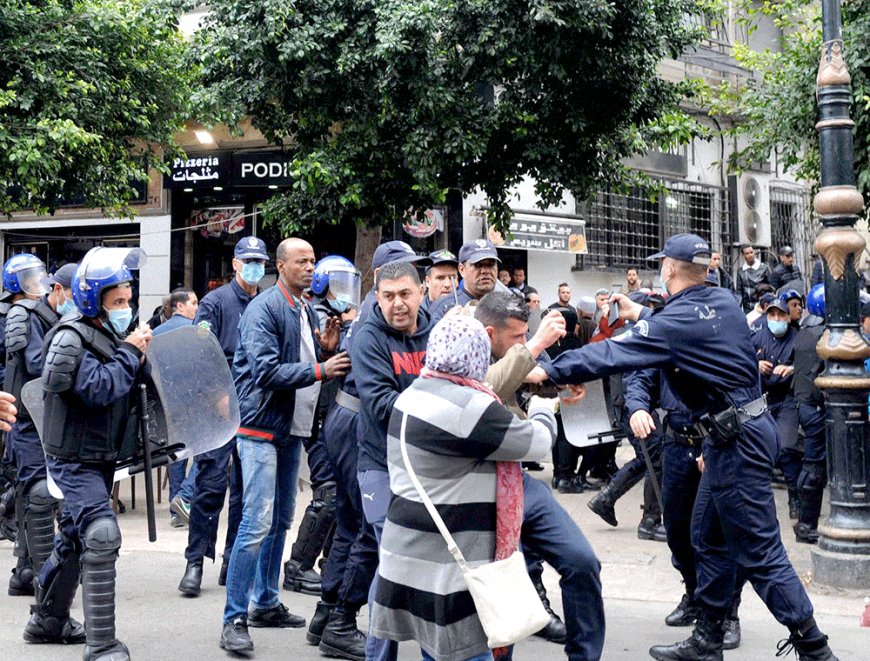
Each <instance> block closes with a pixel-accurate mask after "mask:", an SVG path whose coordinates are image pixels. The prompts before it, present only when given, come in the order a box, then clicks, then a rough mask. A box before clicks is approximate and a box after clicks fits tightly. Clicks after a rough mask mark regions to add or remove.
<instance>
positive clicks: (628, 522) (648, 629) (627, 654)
mask: <svg viewBox="0 0 870 661" xmlns="http://www.w3.org/2000/svg"><path fill="white" fill-rule="evenodd" d="M631 456H632V451H631V449H630V448H627V447H626V448H620V451H619V454H618V455H617V461H618V462H619V463H620V464H622V463H623V462H624V461H625V460H626V459H628V458H630V457H631ZM533 476H534V477H536V478H539V479H542V480H546V481H549V479H550V472H549V470H547V471H544V472H542V473H533ZM142 482H143V480H142V479H141V477H140V478H139V480H138V482H137V492H138V493H137V503H136V505H137V509H136V510H132V509H129V508H130V505H131V501H130V493H129V481H126V482H125V483H124V484H123V485H122V488H121V499H122V500H123V501H124V502H125V504H126V505H127V507H128V511H127V513H126V514H122V515H120V516H119V521H120V523H121V529H122V532H123V535H124V544H123V547H122V549H121V559H120V561H119V564H118V569H119V578H118V601H117V607H118V634H119V637H120V638H121V639H122V640H124V641H125V642H126V643H127V645H128V646H129V647H130V649H131V652H132V655H133V658H134V659H137V660H142V659H147V660H149V661H151V660H155V661H162V660H164V659H165V660H171V659H224V658H228V657H226V655H225V653H224V652H223V651H221V650H220V649H219V648H218V645H217V641H218V638H219V636H220V622H221V613H222V610H223V605H224V595H223V589H222V588H219V587H218V585H217V576H218V571H219V569H220V564H219V561H220V558H218V562H217V563H215V564H214V565H211V564H208V563H207V564H206V566H205V576H204V579H203V593H202V596H200V597H199V598H198V599H185V598H184V597H182V596H181V594H180V593H179V592H178V591H177V589H176V587H177V585H178V581H179V580H180V578H181V575H182V573H183V571H184V565H185V562H184V556H183V553H184V547H185V544H186V542H187V530H186V529H176V528H172V527H170V525H169V512H168V504H167V503H166V502H165V501H164V503H162V504H161V505H159V506H158V510H157V518H158V526H157V528H158V539H157V542H156V543H154V544H151V543H149V542H148V534H147V527H146V521H145V504H144V500H143V499H142ZM164 495H165V492H164ZM591 496H592V494H591V493H584V494H579V495H558V496H557V498H558V500H559V502H560V503H561V504H562V506H563V507H565V508H566V509H567V510H568V512H570V514H571V515H572V517H573V518H574V520H575V521H577V522H578V524H579V525H580V528H581V529H582V530H583V532H584V533H585V534H586V536H587V537H588V538H589V540H590V542H591V544H592V546H593V548H594V549H595V551H596V553H597V554H598V557H599V559H600V560H601V563H602V583H603V588H604V598H605V607H606V610H607V639H606V640H607V642H606V647H605V653H604V657H603V658H604V659H605V660H607V661H610V660H614V661H641V660H643V659H648V658H649V656H648V655H647V649H648V648H649V646H650V645H652V644H656V643H670V642H673V641H676V640H680V639H682V638H685V637H686V636H688V634H689V632H690V629H674V628H670V627H666V626H665V625H664V622H663V620H664V617H665V615H667V613H669V612H670V611H671V609H672V608H673V607H674V606H675V605H676V604H677V602H678V601H679V599H680V597H681V595H682V592H683V590H682V585H681V584H680V580H679V575H678V574H677V572H676V571H675V570H674V569H673V568H672V567H671V565H670V555H669V552H668V549H667V545H666V544H663V543H657V542H651V541H641V540H639V539H637V535H636V531H635V528H636V526H637V524H638V522H639V521H640V516H641V511H640V502H641V488H640V487H639V486H638V487H635V488H634V489H633V490H632V491H631V492H629V494H627V495H626V496H625V497H623V498H622V499H621V500H620V501H619V503H618V504H617V518H618V519H619V521H620V525H619V526H618V527H617V528H611V527H610V526H608V525H607V524H606V523H604V522H603V521H601V520H600V519H599V518H598V517H597V516H596V515H594V514H593V513H592V512H591V511H589V509H588V508H587V507H586V502H587V501H588V500H589V499H590V498H591ZM776 497H777V502H778V504H779V506H780V507H779V511H780V514H783V513H787V508H786V493H785V491H779V490H778V491H776ZM309 498H310V491H309V490H307V489H306V490H305V491H303V492H302V493H300V494H299V497H298V499H297V514H296V519H295V521H296V524H297V525H298V522H299V520H300V519H301V517H302V512H303V510H304V508H305V507H306V505H307V504H308V500H309ZM780 525H781V526H782V527H783V530H784V531H785V533H784V539H785V542H786V548H787V550H788V553H789V556H790V557H791V559H792V562H793V563H794V565H795V568H796V569H797V571H798V573H799V575H800V576H801V578H802V579H803V580H804V583H805V584H806V585H807V589H808V591H809V593H810V598H811V599H812V601H813V603H814V605H815V607H816V618H817V620H818V622H819V626H820V627H821V628H822V630H823V631H825V632H826V633H827V634H828V635H829V636H830V639H831V646H832V648H833V649H834V651H835V652H836V653H837V655H838V656H839V658H840V660H841V661H863V660H865V659H868V658H870V628H860V627H859V626H858V621H859V617H860V615H861V612H862V610H863V601H864V596H865V595H864V594H861V593H857V592H848V591H831V590H826V589H824V588H822V587H820V586H817V585H815V584H814V583H813V582H812V576H811V567H812V565H811V559H810V547H809V546H806V545H802V544H796V543H795V542H794V535H793V534H792V533H791V526H790V525H789V522H788V521H787V520H785V519H784V518H782V517H781V518H780ZM222 538H223V530H222V531H221V539H220V540H219V543H218V548H219V549H221V548H223V541H222ZM294 538H295V526H294V530H293V531H292V532H291V534H290V535H289V536H288V543H287V547H286V549H285V557H287V556H288V555H289V550H290V544H291V543H292V540H293V539H294ZM14 564H15V563H14V558H13V557H12V544H11V543H10V542H0V576H2V577H4V580H5V577H6V576H8V575H9V571H10V570H11V568H12V567H13V566H14ZM544 578H545V582H546V585H547V588H548V591H549V593H550V597H551V600H552V601H553V603H554V604H555V607H556V609H557V610H558V611H560V612H561V599H560V597H559V587H558V575H557V574H555V572H553V571H552V570H551V569H549V568H547V571H546V573H545V575H544ZM0 588H2V593H0V621H2V622H3V623H4V624H5V626H3V627H2V629H0V649H2V650H3V658H4V659H34V660H45V661H49V660H50V661H55V660H58V661H67V660H69V661H73V660H78V659H80V658H81V652H82V649H81V647H55V646H34V645H27V644H26V643H24V642H23V640H22V638H21V632H22V630H23V628H24V624H25V622H26V621H27V617H28V612H29V606H30V604H31V602H32V600H31V599H30V598H25V597H9V596H6V595H5V583H4V584H2V585H0ZM282 599H283V600H284V602H285V603H286V604H287V606H288V607H289V608H290V610H291V611H292V612H294V613H298V614H301V615H303V616H305V617H306V618H310V617H311V615H312V614H313V612H314V606H315V604H316V601H317V600H316V598H315V597H309V596H305V595H300V594H297V593H292V592H286V591H282ZM740 613H741V623H742V628H743V645H742V646H741V648H740V649H739V650H735V651H733V652H726V653H725V658H726V659H727V660H731V661H760V660H766V659H770V660H773V659H775V653H776V643H777V642H778V641H779V640H781V639H783V638H785V637H786V636H787V632H786V630H785V628H784V627H782V626H780V625H779V624H778V623H777V622H776V621H775V620H774V619H773V617H772V616H771V615H770V614H769V613H768V612H767V609H766V608H765V607H764V605H763V604H762V602H761V601H760V599H758V597H757V596H756V595H755V594H754V593H753V592H752V590H751V588H749V587H747V588H746V590H745V591H744V597H743V604H742V605H741V611H740ZM73 615H74V616H75V617H77V618H79V619H81V615H82V610H81V601H80V599H79V598H77V599H76V602H75V604H74V606H73ZM364 623H365V612H363V613H362V614H361V617H360V626H361V627H364V626H365V624H364ZM252 637H253V639H254V644H255V646H256V654H255V657H254V658H255V659H257V660H259V661H266V660H272V659H275V660H277V659H305V660H307V659H311V660H315V659H321V658H324V657H321V656H320V655H319V653H318V652H317V650H316V648H314V647H309V646H308V645H307V644H306V643H305V635H304V631H302V630H268V629H252ZM419 658H420V657H419V653H418V651H417V649H416V647H415V646H414V645H413V644H411V643H405V644H402V645H401V646H400V659H401V660H402V661H409V660H411V659H419ZM514 658H515V659H517V660H518V661H521V660H526V659H534V660H539V659H540V660H543V659H564V658H565V656H564V653H563V652H562V649H561V648H560V646H557V645H553V644H551V643H547V642H545V641H542V640H540V639H531V640H529V641H526V642H523V643H522V644H520V645H519V646H518V648H517V651H516V654H515V657H514ZM788 658H794V657H788Z"/></svg>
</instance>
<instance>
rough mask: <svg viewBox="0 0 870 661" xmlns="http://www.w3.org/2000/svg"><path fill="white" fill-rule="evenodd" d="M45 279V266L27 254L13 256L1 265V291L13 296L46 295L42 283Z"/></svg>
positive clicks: (33, 256)
mask: <svg viewBox="0 0 870 661" xmlns="http://www.w3.org/2000/svg"><path fill="white" fill-rule="evenodd" d="M45 277H46V273H45V264H43V263H42V260H41V259H39V257H37V256H35V255H31V254H29V253H22V254H19V255H13V256H12V257H10V258H9V259H8V260H7V261H6V264H4V265H3V289H5V290H6V291H8V292H12V293H13V294H33V295H35V296H39V295H42V294H45V293H47V291H46V289H45V285H44V284H43V283H42V280H43V279H44V278H45Z"/></svg>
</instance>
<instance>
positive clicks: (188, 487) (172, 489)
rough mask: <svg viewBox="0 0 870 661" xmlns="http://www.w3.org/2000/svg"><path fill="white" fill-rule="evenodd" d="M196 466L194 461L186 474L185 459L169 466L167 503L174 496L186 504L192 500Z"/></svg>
mask: <svg viewBox="0 0 870 661" xmlns="http://www.w3.org/2000/svg"><path fill="white" fill-rule="evenodd" d="M197 466H198V464H197V463H196V462H195V461H194V462H193V465H192V466H191V468H190V472H189V473H187V477H185V475H184V474H185V472H187V459H184V460H182V461H176V462H174V463H171V464H169V502H170V503H171V502H172V499H173V498H175V497H176V496H181V498H182V499H183V500H186V501H187V502H188V503H189V502H190V501H191V500H193V485H194V483H195V482H196V473H197Z"/></svg>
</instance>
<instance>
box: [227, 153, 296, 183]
mask: <svg viewBox="0 0 870 661" xmlns="http://www.w3.org/2000/svg"><path fill="white" fill-rule="evenodd" d="M292 167H293V160H292V158H291V157H290V156H289V155H288V154H284V153H282V152H280V151H260V152H244V153H240V154H233V176H232V184H233V186H289V185H290V184H292V183H293V178H292V176H291V172H292Z"/></svg>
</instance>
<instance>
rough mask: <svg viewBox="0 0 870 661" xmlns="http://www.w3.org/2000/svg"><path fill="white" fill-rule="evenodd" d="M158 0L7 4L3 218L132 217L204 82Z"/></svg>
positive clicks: (0, 158) (1, 130) (2, 79)
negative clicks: (68, 213) (135, 199)
mask: <svg viewBox="0 0 870 661" xmlns="http://www.w3.org/2000/svg"><path fill="white" fill-rule="evenodd" d="M176 21H177V7H174V6H173V5H172V4H171V3H169V2H163V1H160V0H157V1H155V0H151V1H149V0H3V2H2V3H0V62H2V66H0V212H2V213H7V214H8V213H10V212H12V211H16V210H19V209H26V208H32V209H35V210H36V211H38V212H40V213H45V212H52V211H54V209H56V208H57V206H58V204H59V203H61V202H62V201H64V200H66V201H71V200H76V201H82V200H83V201H85V203H86V204H87V205H88V206H92V207H104V208H111V209H113V210H116V211H120V212H123V213H130V209H129V207H128V206H127V201H128V200H130V199H131V197H132V196H133V194H134V192H135V191H134V190H133V189H132V187H131V181H134V180H140V181H141V180H145V179H147V169H148V167H149V165H151V164H153V163H154V162H158V163H159V161H162V157H160V158H159V159H158V160H156V161H155V158H153V157H154V156H158V155H159V154H157V153H156V152H157V150H159V149H160V148H161V147H165V146H170V145H171V144H172V136H173V134H174V133H175V132H176V131H178V130H179V129H180V128H181V127H182V126H183V121H184V119H185V118H186V116H187V114H188V113H187V104H188V101H189V98H190V93H191V89H192V84H193V81H194V80H195V77H196V70H195V69H192V68H191V67H190V63H189V62H186V61H185V53H186V52H187V44H186V43H185V41H184V40H183V38H182V36H181V35H180V33H179V32H178V30H177V28H176Z"/></svg>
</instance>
